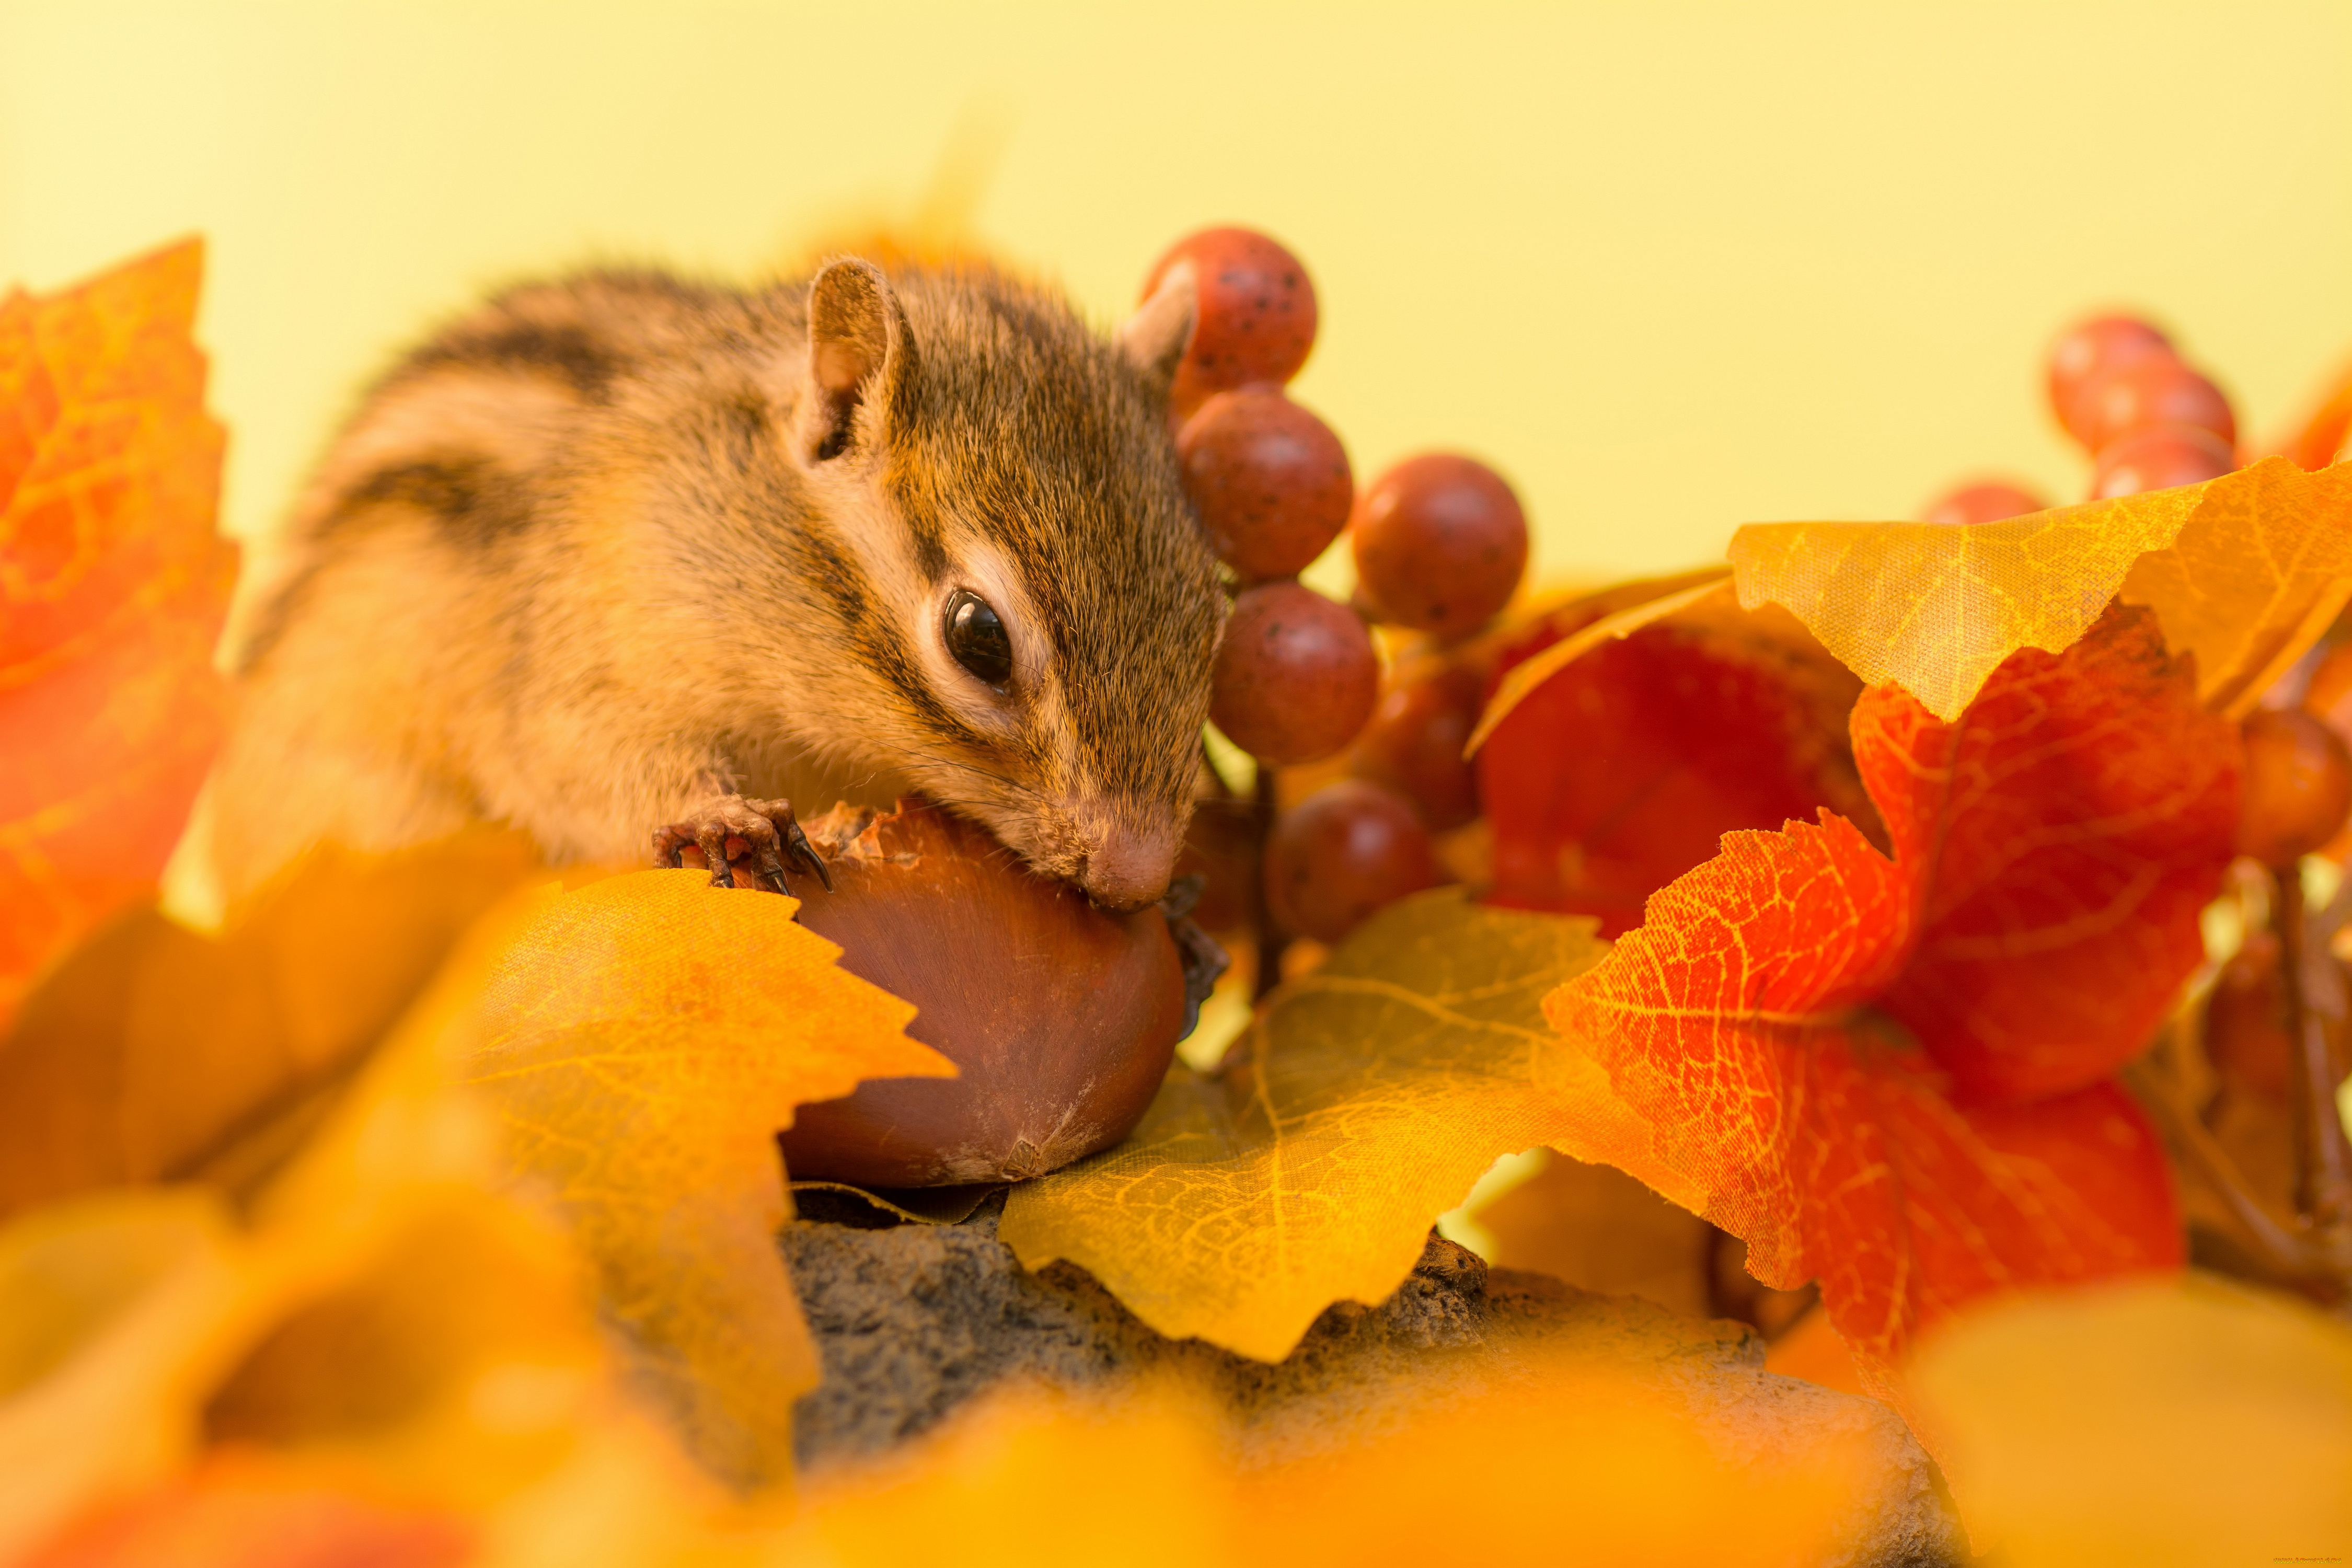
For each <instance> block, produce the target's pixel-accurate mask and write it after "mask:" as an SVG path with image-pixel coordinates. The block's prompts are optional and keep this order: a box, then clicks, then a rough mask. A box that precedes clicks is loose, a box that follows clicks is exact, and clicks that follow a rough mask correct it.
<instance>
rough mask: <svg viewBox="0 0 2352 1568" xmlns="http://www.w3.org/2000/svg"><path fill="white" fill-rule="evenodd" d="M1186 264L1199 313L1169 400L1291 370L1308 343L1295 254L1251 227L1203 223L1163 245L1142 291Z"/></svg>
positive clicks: (1309, 328)
mask: <svg viewBox="0 0 2352 1568" xmlns="http://www.w3.org/2000/svg"><path fill="white" fill-rule="evenodd" d="M1180 261H1189V262H1191V263H1192V281H1193V287H1194V289H1196V290H1198V293H1199V298H1200V314H1199V317H1198V319H1197V320H1196V321H1195V322H1194V323H1193V327H1192V346H1191V347H1190V348H1188V349H1187V350H1186V351H1185V353H1184V361H1183V363H1182V364H1181V366H1179V367H1178V369H1177V372H1176V387H1175V394H1174V401H1175V405H1176V406H1177V407H1178V408H1180V409H1181V408H1190V407H1192V406H1194V405H1198V404H1199V403H1200V402H1201V401H1202V399H1204V398H1206V397H1207V396H1208V395H1210V394H1211V393H1216V392H1229V391H1231V390H1233V389H1234V387H1237V386H1248V385H1251V384H1254V383H1259V382H1271V383H1275V384H1280V383H1282V382H1286V381H1288V380H1289V379H1290V378H1291V377H1292V376H1294V375H1297V374H1298V367H1299V366H1301V365H1303V364H1305V363H1307V351H1308V350H1309V349H1312V348H1313V347H1314V346H1315V315H1316V312H1315V285H1314V283H1313V282H1311V281H1310V280H1309V279H1307V268H1305V267H1303V266H1301V265H1300V264H1299V260H1298V258H1297V257H1296V256H1293V255H1291V254H1290V252H1289V251H1287V250H1286V249H1284V248H1283V247H1281V246H1279V245H1277V244H1276V243H1275V242H1274V241H1273V240H1271V239H1268V238H1267V237H1265V235H1262V234H1259V233H1258V232H1256V231H1255V229H1247V228H1204V229H1202V230H1201V232H1200V233H1198V234H1193V235H1188V236H1186V237H1184V238H1182V239H1180V240H1178V241H1177V242H1176V243H1175V244H1174V245H1172V246H1171V247H1169V248H1168V251H1167V254H1165V255H1163V256H1162V257H1160V259H1159V260H1158V261H1157V262H1155V263H1153V264H1152V268H1151V275H1150V277H1149V278H1147V279H1145V280H1144V284H1143V297H1144V298H1145V299H1147V300H1148V299H1150V297H1151V295H1152V293H1153V291H1154V290H1156V289H1158V288H1159V287H1160V279H1163V278H1165V277H1166V276H1167V275H1168V269H1169V268H1171V267H1173V266H1175V265H1176V264H1177V263H1178V262H1180Z"/></svg>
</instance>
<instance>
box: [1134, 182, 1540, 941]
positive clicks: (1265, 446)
mask: <svg viewBox="0 0 2352 1568" xmlns="http://www.w3.org/2000/svg"><path fill="white" fill-rule="evenodd" d="M1179 267H1183V268H1189V269H1190V270H1191V273H1192V282H1193V288H1194V289H1195V292H1196V295H1197V298H1198V300H1199V317H1198V320H1197V321H1196V323H1195V325H1194V327H1193V331H1192V342H1191V343H1190V345H1189V346H1188V348H1187V350H1186V353H1185V357H1184V360H1183V362H1182V363H1181V366H1180V367H1179V369H1178V371H1177V375H1176V383H1175V391H1174V397H1173V407H1174V414H1175V416H1176V417H1177V418H1178V419H1179V420H1181V425H1180V426H1179V429H1178V433H1177V438H1176V449H1177V456H1178V458H1179V461H1180V462H1181V465H1182V469H1183V475H1184V484H1185V488H1186V489H1187V491H1188V492H1189V493H1190V494H1191V496H1192V504H1193V506H1194V508H1195V510H1197V511H1198V513H1199V515H1200V519H1201V522H1202V527H1203V528H1205V529H1206V530H1207V531H1208V534H1209V537H1210V539H1211V540H1212V541H1213V542H1214V544H1215V546H1216V549H1217V553H1218V556H1219V557H1220V558H1221V559H1222V560H1223V562H1224V563H1225V565H1226V566H1227V567H1228V568H1229V569H1230V570H1231V572H1232V574H1233V585H1234V604H1233V609H1232V613H1231V615H1230V616H1228V618H1227V620H1226V623H1225V633H1224V639H1223V642H1222V643H1221V644H1220V645H1219V647H1218V649H1217V656H1216V665H1215V668H1214V671H1213V696H1212V700H1211V707H1210V718H1211V720H1212V721H1213V722H1214V723H1215V725H1216V727H1217V728H1218V730H1219V731H1222V732H1223V734H1224V735H1225V736H1226V738H1227V739H1229V740H1231V741H1232V742H1234V744H1235V745H1237V746H1239V747H1241V748H1242V750H1244V751H1245V752H1248V753H1249V754H1250V755H1251V756H1253V757H1255V758H1256V759H1257V760H1258V762H1259V763H1261V764H1262V765H1264V766H1266V767H1297V766H1300V765H1303V764H1307V763H1320V762H1324V761H1326V760H1328V759H1331V758H1334V757H1337V756H1338V755H1339V753H1341V752H1345V751H1347V750H1348V749H1349V746H1350V745H1351V744H1352V745H1353V747H1354V752H1353V758H1352V764H1351V773H1352V776H1350V777H1348V778H1344V779H1341V780H1339V782H1336V783H1333V784H1328V785H1326V786H1325V787H1324V788H1322V789H1320V790H1318V791H1316V792H1315V793H1314V794H1312V795H1308V796H1307V797H1306V798H1305V799H1304V800H1302V801H1300V802H1299V803H1298V804H1297V805H1295V806H1294V807H1292V808H1291V809H1290V810H1289V811H1287V812H1286V813H1285V814H1284V815H1283V816H1282V817H1281V819H1280V820H1279V821H1278V822H1277V823H1276V825H1275V826H1274V828H1273V831H1272V833H1271V836H1270V837H1269V838H1268V841H1267V843H1266V845H1265V864H1264V872H1263V874H1264V876H1265V893H1266V899H1267V903H1268V907H1269V910H1270V911H1271V913H1272V915H1273V916H1274V918H1275V920H1276V921H1278V922H1279V923H1280V925H1281V926H1282V927H1283V928H1284V929H1285V930H1286V931H1289V932H1291V933H1293V934H1295V935H1299V936H1307V937H1312V938H1315V939H1317V940H1318V941H1324V942H1328V941H1333V940H1336V939H1337V938H1338V937H1339V936H1341V935H1344V934H1345V933H1346V932H1347V931H1348V930H1349V928H1350V927H1352V926H1354V925H1355V924H1356V923H1357V922H1358V921H1360V920H1362V919H1363V918H1364V916H1365V915H1367V914H1369V913H1370V912H1371V911H1372V910H1374V909H1377V908H1379V907H1380V906H1381V905H1382V904H1384V903H1387V902H1389V901H1390V900H1393V899H1396V898H1400V897H1402V896H1403V895H1404V894H1406V893H1409V892H1413V891H1416V890H1418V889H1422V888H1425V887H1429V886H1431V885H1433V884H1434V883H1435V882H1437V881H1438V880H1439V879H1440V873H1439V869H1438V864H1437V857H1436V853H1435V850H1434V848H1433V841H1432V835H1433V833H1434V832H1443V831H1444V830H1446V829H1449V828H1453V827H1457V826H1461V825H1462V824H1464V823H1465V822H1467V821H1469V820H1470V819H1471V818H1473V817H1474V816H1476V815H1477V810H1478V805H1477V798H1476V791H1475V786H1474V784H1473V783H1472V780H1471V775H1470V771H1469V766H1468V764H1467V763H1465V762H1464V761H1463V760H1462V747H1463V744H1464V742H1465V741H1466V740H1467V739H1468V738H1469V733H1470V729H1471V726H1472V725H1473V724H1474V723H1475V721H1476V716H1477V710H1478V705H1479V701H1480V699H1481V697H1482V696H1483V680H1482V679H1481V678H1480V676H1479V675H1478V674H1477V673H1476V672H1475V671H1472V670H1469V669H1466V668H1458V667H1454V666H1452V665H1449V664H1447V663H1446V661H1445V660H1444V658H1443V657H1442V656H1441V654H1442V650H1443V649H1444V648H1445V647H1449V646H1452V645H1454V644H1458V643H1459V642H1460V641H1461V640H1462V639H1463V638H1465V637H1468V636H1469V635H1471V634H1472V633H1474V632H1475V631H1477V630H1478V629H1479V628H1481V627H1482V626H1486V624H1487V623H1488V622H1489V621H1491V620H1492V619H1493V618H1494V616H1496V613H1497V612H1499V611H1500V610H1501V609H1502V608H1503V606H1504V605H1506V604H1507V603H1508V602H1509V601H1510V598H1511V596H1512V595H1513V594H1515V593H1516V592H1517V589H1518V584H1519V579H1520V576H1521V574H1523V573H1524V572H1525V570H1526V568H1527V559H1528V529H1527V519H1526V516H1525V514H1524V513H1523V512H1522V511H1521V510H1520V508H1519V503H1518V500H1517V497H1516V496H1514V495H1513V494H1512V493H1511V489H1510V487H1509V486H1508V485H1507V484H1506V483H1504V481H1503V480H1502V479H1501V478H1500V477H1499V476H1498V475H1496V473H1495V472H1494V471H1493V470H1491V469H1489V468H1486V467H1485V466H1484V465H1483V464H1480V463H1476V462H1474V461H1472V460H1471V459H1469V458H1462V457H1455V456H1452V455H1449V454H1444V453H1431V454H1427V455H1424V456H1421V457H1416V458H1407V459H1406V460H1405V461H1403V462H1401V463H1399V464H1397V465H1396V466H1395V467H1394V468H1391V469H1389V470H1388V471H1387V472H1386V473H1384V474H1382V475H1381V477H1380V478H1379V479H1376V480H1374V481H1373V482H1372V484H1371V485H1370V487H1369V488H1367V489H1365V490H1364V491H1363V493H1362V494H1361V495H1359V494H1358V493H1357V491H1356V486H1355V476H1354V473H1353V471H1352V470H1351V469H1350V468H1349V463H1348V454H1347V450H1346V448H1345V447H1342V446H1341V444H1340V442H1339V437H1337V436H1336V435H1334V434H1333V433H1332V432H1331V429H1330V427H1329V426H1327V425H1325V424H1324V423H1323V421H1322V420H1320V419H1318V418H1317V417H1316V416H1315V415H1314V414H1313V413H1311V412H1309V411H1308V410H1307V409H1306V408H1303V407H1301V406H1300V405H1297V403H1294V402H1292V401H1291V400H1290V398H1289V397H1288V396H1287V395H1286V394H1285V393H1284V391H1283V385H1284V384H1285V383H1286V382H1287V381H1289V380H1290V378H1291V377H1292V376H1294V375H1296V374H1297V373H1298V370H1299V367H1300V366H1301V365H1303V364H1304V363H1306V361H1307V353H1308V351H1309V350H1310V349H1311V348H1312V347H1313V346H1314V340H1315V327H1316V320H1317V310H1316V303H1315V289H1314V285H1313V284H1312V283H1311V282H1310V281H1309V280H1308V279H1307V271H1306V268H1303V267H1301V266H1300V265H1299V263H1298V259H1297V258H1296V257H1294V256H1292V255H1291V254H1290V252H1289V251H1287V250H1286V249H1285V248H1283V247H1281V246H1280V245H1277V244H1276V243H1275V242H1274V241H1273V240H1271V239H1268V238H1267V237H1265V236H1264V235H1261V234H1255V233H1253V232H1251V231H1249V230H1247V229H1239V228H1213V229H1206V230H1203V231H1202V232H1201V233H1199V234H1195V235H1192V236H1191V237H1189V238H1186V239H1184V240H1182V241H1181V242H1180V243H1178V244H1177V245H1176V246H1175V247H1172V248H1171V250H1169V252H1168V253H1167V254H1166V255H1165V256H1163V257H1162V258H1160V261H1159V263H1158V265H1156V266H1155V267H1154V268H1152V270H1151V274H1150V278H1149V279H1147V280H1146V282H1145V285H1144V295H1145V297H1146V298H1149V297H1150V295H1151V294H1152V293H1153V292H1154V291H1155V290H1157V289H1159V288H1160V285H1161V284H1162V283H1163V282H1165V281H1166V280H1167V279H1168V278H1169V277H1170V275H1171V272H1172V271H1173V269H1175V268H1179ZM1343 532H1344V533H1349V534H1350V535H1351V536H1352V541H1353V546H1354V553H1355V561H1356V574H1357V581H1358V592H1357V599H1356V603H1355V604H1354V605H1341V604H1339V603H1336V602H1334V601H1333V600H1331V599H1328V598H1327V597H1325V596H1324V595H1321V594H1318V593H1317V592H1315V591H1314V590H1313V589H1311V588H1308V587H1307V586H1306V585H1305V584H1301V583H1300V582H1299V581H1298V574H1299V573H1300V572H1301V571H1303V570H1305V569H1306V568H1307V566H1308V565H1309V564H1311V563H1313V562H1314V561H1315V560H1316V558H1317V557H1318V556H1320V555H1321V554H1322V553H1323V552H1324V551H1325V550H1326V549H1328V547H1329V546H1330V545H1331V544H1332V543H1333V542H1335V541H1336V540H1338V539H1339V536H1340V534H1342V533H1343ZM1367 621H1370V622H1374V623H1379V624H1381V625H1384V626H1391V627H1393V628H1396V630H1397V632H1398V633H1399V634H1401V635H1416V636H1417V637H1419V638H1420V639H1421V640H1422V641H1423V643H1425V644H1426V645H1427V646H1428V647H1429V648H1430V649H1432V650H1441V651H1440V652H1433V655H1432V657H1431V658H1427V659H1424V660H1423V661H1422V662H1423V663H1424V664H1426V665H1429V666H1430V667H1431V668H1429V669H1428V670H1426V671H1424V672H1423V673H1422V674H1420V675H1419V676H1418V677H1417V678H1415V679H1410V680H1407V681H1404V682H1402V683H1399V684H1396V685H1394V686H1393V687H1392V689H1391V690H1390V691H1389V692H1388V693H1387V694H1386V696H1385V698H1383V696H1382V694H1381V658H1380V655H1379V653H1378V652H1377V650H1376V649H1375V648H1374V647H1373V643H1372V637H1371V634H1370V628H1369V627H1368V626H1367V625H1366V623H1367Z"/></svg>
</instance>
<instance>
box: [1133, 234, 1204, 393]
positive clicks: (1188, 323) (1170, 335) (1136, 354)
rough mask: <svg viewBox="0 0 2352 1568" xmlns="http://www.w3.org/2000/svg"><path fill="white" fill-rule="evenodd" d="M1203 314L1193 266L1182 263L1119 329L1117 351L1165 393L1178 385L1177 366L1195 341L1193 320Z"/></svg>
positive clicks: (1169, 272)
mask: <svg viewBox="0 0 2352 1568" xmlns="http://www.w3.org/2000/svg"><path fill="white" fill-rule="evenodd" d="M1199 313H1200V289H1199V286H1198V285H1197V284H1196V283H1194V281H1193V279H1192V262H1191V260H1190V259H1186V260H1181V261H1179V262H1177V263H1176V265H1175V266H1173V267H1171V268H1169V269H1168V272H1167V275H1166V276H1165V277H1163V278H1161V279H1160V287H1159V288H1157V289H1153V290H1152V292H1151V298H1150V299H1149V300H1145V301H1144V302H1143V303H1142V304H1140V305H1138V306H1137V307H1136V308H1135V314H1133V315H1132V316H1129V318H1128V319H1127V321H1125V322H1124V323H1123V324H1121V326H1120V327H1119V329H1118V352H1119V353H1122V354H1125V355H1126V356H1127V363H1129V364H1131V365H1133V366H1134V367H1135V368H1136V369H1137V370H1139V371H1141V372H1142V373H1143V376H1144V379H1145V380H1147V381H1149V382H1150V383H1151V384H1152V385H1153V386H1155V387H1157V388H1158V389H1159V390H1160V392H1162V393H1163V394H1164V393H1165V392H1167V390H1168V389H1169V388H1170V387H1171V386H1172V385H1173V384H1175V381H1176V364H1177V362H1178V361H1179V360H1181V359H1182V358H1183V357H1184V350H1185V349H1186V348H1187V347H1188V346H1189V345H1190V344H1191V343H1192V321H1193V318H1194V317H1195V316H1197V315H1198V314H1199Z"/></svg>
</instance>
